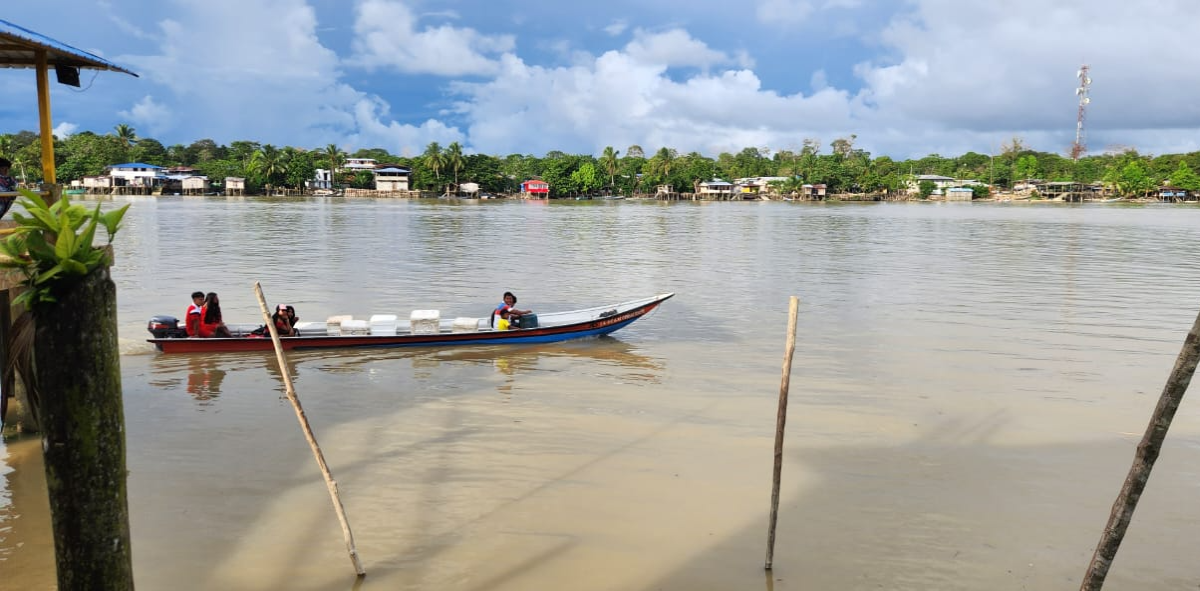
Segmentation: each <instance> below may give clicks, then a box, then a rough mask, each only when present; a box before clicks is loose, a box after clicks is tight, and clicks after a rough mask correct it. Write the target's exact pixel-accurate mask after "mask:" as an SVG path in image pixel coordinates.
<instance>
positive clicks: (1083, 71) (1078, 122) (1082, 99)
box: [1071, 64, 1092, 161]
mask: <svg viewBox="0 0 1200 591" xmlns="http://www.w3.org/2000/svg"><path fill="white" fill-rule="evenodd" d="M1076 76H1077V77H1078V78H1079V88H1076V89H1075V94H1077V95H1079V115H1078V116H1077V117H1076V119H1075V143H1074V144H1071V160H1076V161H1078V160H1079V157H1080V156H1082V155H1083V153H1084V152H1086V151H1087V146H1086V145H1085V144H1084V139H1085V134H1084V131H1083V120H1084V115H1085V114H1086V112H1087V106H1088V103H1090V102H1092V99H1091V98H1089V97H1088V89H1089V88H1090V87H1091V85H1092V79H1091V77H1089V76H1088V67H1087V64H1084V65H1083V66H1082V67H1080V68H1079V73H1078V74H1076Z"/></svg>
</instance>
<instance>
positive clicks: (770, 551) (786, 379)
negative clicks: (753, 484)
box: [764, 296, 800, 570]
mask: <svg viewBox="0 0 1200 591" xmlns="http://www.w3.org/2000/svg"><path fill="white" fill-rule="evenodd" d="M799 309H800V299H799V298H797V297H796V296H792V299H791V301H790V303H789V304H788V330H787V347H786V348H785V350H784V353H783V378H782V379H781V380H780V383H779V411H778V412H777V413H776V415H775V470H774V473H773V478H772V480H771V517H770V525H768V526H767V562H766V566H765V567H764V568H766V569H767V570H771V567H772V563H773V562H774V560H775V522H776V521H778V518H779V481H780V478H781V476H782V475H783V427H784V425H785V424H786V423H787V405H788V385H789V384H790V383H791V377H792V355H793V354H794V353H795V352H796V317H797V316H798V312H799Z"/></svg>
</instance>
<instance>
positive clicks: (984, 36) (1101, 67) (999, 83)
mask: <svg viewBox="0 0 1200 591" xmlns="http://www.w3.org/2000/svg"><path fill="white" fill-rule="evenodd" d="M1031 14H1036V15H1038V18H1036V19H1030V18H1029V17H1028V15H1031ZM1189 18H1191V8H1190V7H1188V6H1185V4H1184V3H1181V2H1159V3H1149V4H1146V3H1140V4H1139V3H1128V2H1123V1H1118V0H1097V1H1083V0H1071V1H1068V2H1063V3H1059V4H1057V5H1055V8H1054V9H1053V10H1045V9H1044V5H1043V4H1041V3H1040V2H1038V1H1037V0H1015V1H1014V2H1010V3H1007V4H1004V5H999V4H993V3H973V2H950V1H948V0H922V1H920V2H918V3H917V4H916V6H915V12H914V13H913V14H911V15H909V16H907V17H903V18H897V19H896V20H894V21H893V22H892V23H891V24H890V25H889V26H888V27H887V28H886V29H885V30H884V32H883V34H882V35H881V40H882V42H883V43H885V44H886V46H887V48H888V49H890V50H891V52H892V53H893V54H894V55H897V56H899V57H898V58H896V59H893V60H888V61H878V62H867V63H863V64H860V65H859V66H858V68H857V70H856V71H857V73H858V74H859V75H860V76H861V77H862V79H863V80H864V82H865V83H866V88H865V89H864V91H863V92H862V93H861V96H860V97H858V98H860V100H862V101H863V102H864V103H865V104H869V105H870V106H871V110H870V116H869V118H867V119H865V120H864V121H863V122H862V124H863V127H864V130H863V131H862V132H860V133H859V136H860V138H865V137H869V136H870V135H871V132H872V131H874V129H876V128H877V127H878V125H881V124H882V125H888V126H891V127H894V128H900V129H907V130H911V131H916V130H922V131H925V130H932V129H941V130H943V132H942V134H943V137H942V138H941V139H939V140H936V144H938V145H962V144H964V143H967V144H971V145H974V146H975V149H980V147H981V144H983V146H982V147H983V148H987V147H988V146H991V145H993V144H996V145H998V144H999V141H1001V140H1002V139H1004V138H1006V137H1011V136H1012V135H1013V134H1019V135H1023V136H1026V137H1027V138H1041V139H1040V140H1039V141H1038V142H1030V143H1031V145H1034V146H1035V147H1037V148H1038V149H1042V150H1047V151H1062V150H1064V149H1065V148H1066V147H1067V146H1068V145H1069V144H1070V142H1071V141H1072V140H1073V139H1074V127H1075V115H1076V110H1077V103H1076V97H1075V94H1074V91H1075V86H1076V82H1077V81H1076V79H1075V72H1076V70H1077V68H1078V67H1079V65H1080V64H1081V63H1083V62H1085V61H1086V62H1088V63H1090V65H1091V66H1092V77H1093V78H1094V80H1095V84H1094V85H1093V92H1092V103H1091V105H1089V107H1088V109H1089V111H1088V120H1087V126H1088V128H1089V135H1090V136H1091V143H1092V144H1093V146H1094V147H1095V148H1096V149H1101V147H1102V146H1103V145H1104V144H1107V143H1126V142H1123V141H1122V140H1123V139H1124V138H1133V137H1138V136H1140V137H1143V138H1145V137H1147V136H1149V135H1151V134H1132V135H1131V134H1130V132H1129V131H1128V130H1129V129H1138V128H1141V129H1153V130H1161V131H1162V132H1171V133H1174V134H1175V138H1173V139H1172V140H1170V141H1172V142H1173V145H1175V146H1176V147H1184V146H1189V145H1190V146H1191V149H1195V147H1196V146H1197V142H1196V140H1195V139H1191V140H1184V141H1177V140H1179V139H1182V137H1180V136H1183V137H1186V136H1187V135H1188V134H1189V133H1190V134H1191V135H1192V137H1193V138H1194V137H1196V135H1195V130H1196V128H1197V127H1200V104H1197V103H1195V102H1194V101H1192V100H1190V99H1184V98H1183V97H1190V96H1195V95H1196V94H1197V93H1200V79H1195V78H1194V77H1191V78H1189V77H1187V76H1182V75H1181V73H1182V72H1194V71H1196V70H1197V69H1200V54H1197V53H1196V52H1194V51H1191V48H1190V42H1189V41H1188V40H1187V38H1186V36H1184V35H1180V34H1179V31H1178V28H1177V23H1179V22H1184V21H1186V20H1187V19H1189ZM1128 31H1138V34H1137V35H1138V37H1139V38H1142V39H1153V40H1154V42H1153V43H1109V42H1106V41H1105V40H1113V39H1121V38H1126V37H1127V35H1128ZM1148 89H1151V90H1149V91H1148ZM1167 89H1169V90H1167ZM1184 130H1187V131H1186V132H1185V131H1184ZM1171 133H1165V134H1164V135H1162V136H1161V137H1162V138H1163V140H1164V142H1160V141H1152V144H1151V145H1153V144H1158V143H1165V140H1166V138H1167V137H1169V136H1170V135H1171ZM951 136H960V137H958V138H952V137H951ZM889 147H891V148H895V146H889ZM934 147H935V146H931V145H929V144H922V143H920V142H916V143H915V146H914V147H913V148H911V150H913V151H915V150H921V151H927V150H929V149H931V148H934ZM906 152H907V151H906Z"/></svg>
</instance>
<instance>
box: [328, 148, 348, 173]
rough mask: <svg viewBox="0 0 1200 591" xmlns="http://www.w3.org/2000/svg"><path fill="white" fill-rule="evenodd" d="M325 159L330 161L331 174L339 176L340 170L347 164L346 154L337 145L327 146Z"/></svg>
mask: <svg viewBox="0 0 1200 591" xmlns="http://www.w3.org/2000/svg"><path fill="white" fill-rule="evenodd" d="M325 159H326V160H329V172H330V174H337V171H338V169H339V168H341V167H342V165H343V164H345V163H346V153H345V152H343V151H342V149H341V148H339V147H337V144H329V145H328V146H325Z"/></svg>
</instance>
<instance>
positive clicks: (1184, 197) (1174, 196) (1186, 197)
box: [1158, 187, 1192, 201]
mask: <svg viewBox="0 0 1200 591" xmlns="http://www.w3.org/2000/svg"><path fill="white" fill-rule="evenodd" d="M1158 198H1159V199H1161V200H1163V201H1191V200H1192V193H1191V191H1188V190H1187V189H1182V188H1180V187H1160V188H1159V189H1158Z"/></svg>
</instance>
